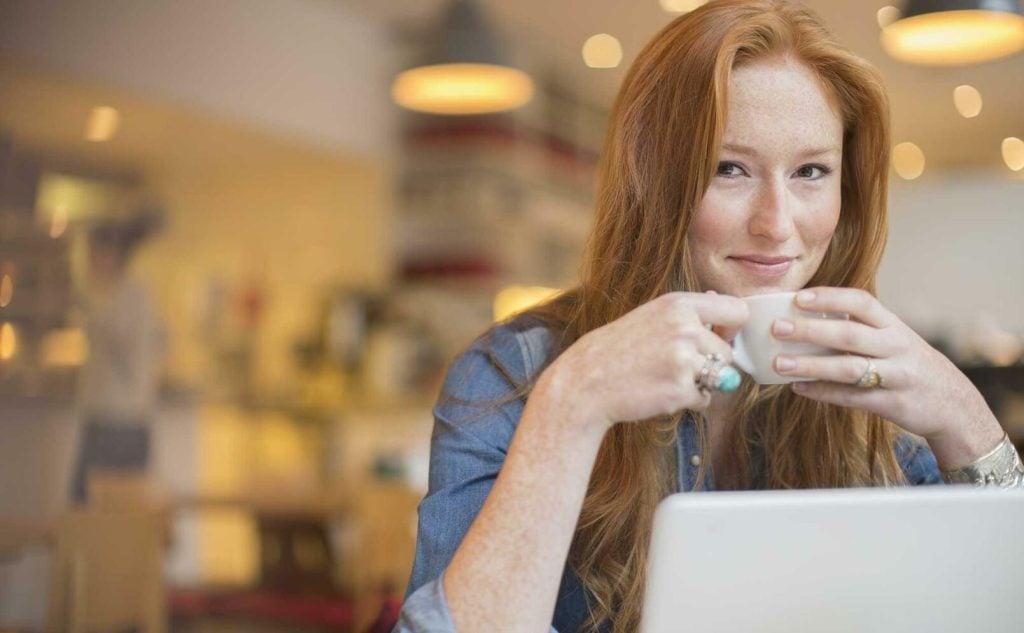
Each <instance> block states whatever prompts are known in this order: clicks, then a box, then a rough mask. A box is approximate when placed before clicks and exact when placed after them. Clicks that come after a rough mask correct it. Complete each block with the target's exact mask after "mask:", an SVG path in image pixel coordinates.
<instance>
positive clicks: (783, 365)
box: [775, 356, 796, 371]
mask: <svg viewBox="0 0 1024 633" xmlns="http://www.w3.org/2000/svg"><path fill="white" fill-rule="evenodd" d="M794 367H796V361H795V360H793V359H792V358H790V357H788V356H778V357H776V358H775V371H789V370H791V369H793V368H794Z"/></svg>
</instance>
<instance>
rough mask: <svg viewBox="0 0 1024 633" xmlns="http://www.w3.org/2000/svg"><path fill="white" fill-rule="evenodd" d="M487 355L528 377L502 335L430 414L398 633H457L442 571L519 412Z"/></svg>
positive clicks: (480, 348) (451, 373) (465, 368)
mask: <svg viewBox="0 0 1024 633" xmlns="http://www.w3.org/2000/svg"><path fill="white" fill-rule="evenodd" d="M489 353H490V354H493V355H494V356H496V357H497V358H498V359H499V360H500V361H501V363H502V365H503V367H502V370H504V372H507V373H508V374H509V375H510V376H511V377H512V379H513V380H515V381H520V380H523V379H524V377H525V376H524V375H525V366H524V363H523V360H522V355H521V353H520V351H519V345H518V343H517V342H516V341H515V339H514V334H512V333H508V332H502V331H500V330H499V331H495V332H493V333H492V336H491V337H490V339H482V340H481V341H478V342H477V343H475V344H474V345H473V346H472V347H470V349H469V350H468V351H467V352H465V353H464V354H462V355H461V356H460V357H459V358H457V359H456V360H455V362H453V363H452V365H451V367H450V368H449V370H448V375H447V377H446V379H445V384H444V387H443V388H442V394H441V397H440V399H439V401H438V404H437V405H436V406H435V407H434V431H433V435H432V437H431V446H430V484H429V489H428V492H427V496H426V497H425V498H424V499H423V501H422V502H421V503H420V507H419V523H418V531H417V537H416V557H415V561H414V564H413V570H412V575H411V578H410V580H409V585H408V589H407V592H406V600H405V603H404V604H403V606H402V611H401V616H400V621H399V624H398V626H397V627H396V629H395V633H422V632H426V631H452V632H454V630H455V629H454V626H453V625H452V619H451V614H450V612H449V610H448V604H447V602H446V600H445V596H444V588H443V572H444V570H445V569H446V568H447V567H448V564H449V563H450V562H451V559H452V556H453V555H454V554H455V550H456V549H458V547H459V544H461V543H462V539H463V538H464V537H465V535H466V532H467V531H468V530H469V527H470V525H472V523H473V520H474V519H475V518H476V516H477V514H479V512H480V509H481V508H482V507H483V504H484V501H485V500H486V499H487V495H488V494H489V493H490V491H491V488H492V487H493V485H494V481H495V479H496V478H497V476H498V473H499V472H500V470H501V466H502V464H503V463H504V462H505V456H506V454H507V452H508V446H509V444H510V443H511V440H512V435H513V434H514V432H515V427H516V425H517V424H518V421H519V417H520V416H521V415H522V410H523V402H522V401H521V400H520V399H516V398H512V397H511V396H512V393H513V391H514V386H513V385H512V383H511V382H510V381H509V379H508V378H507V377H506V375H505V374H503V371H502V370H499V369H498V368H497V367H496V366H495V365H494V363H493V362H492V360H491V357H490V356H489ZM552 630H554V629H552Z"/></svg>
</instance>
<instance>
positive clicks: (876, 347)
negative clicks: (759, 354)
mask: <svg viewBox="0 0 1024 633" xmlns="http://www.w3.org/2000/svg"><path fill="white" fill-rule="evenodd" d="M772 335H773V336H775V338H777V339H779V340H783V341H801V342H806V343H813V344H815V345H821V346H824V347H829V348H832V349H836V350H841V351H844V352H853V353H855V354H863V355H865V356H875V357H885V356H889V355H890V353H891V351H892V345H891V343H890V341H889V334H888V333H886V332H884V331H883V330H880V329H877V328H874V327H871V326H869V325H864V324H863V323H858V322H856V321H836V320H828V319H795V320H793V321H790V320H788V319H778V320H776V321H775V323H773V324H772Z"/></svg>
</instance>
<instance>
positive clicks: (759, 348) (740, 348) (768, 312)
mask: <svg viewBox="0 0 1024 633" xmlns="http://www.w3.org/2000/svg"><path fill="white" fill-rule="evenodd" d="M795 297H796V293H795V292H776V293H771V294H764V295H752V296H749V297H744V298H743V301H745V302H746V304H747V307H749V308H750V320H749V321H747V323H746V325H744V326H743V329H742V330H740V332H739V334H737V335H736V338H735V340H734V341H733V349H732V357H733V364H734V365H736V366H737V367H739V368H740V369H742V370H743V371H745V372H746V373H748V374H750V376H751V377H752V378H753V379H754V380H755V381H756V382H758V383H760V384H762V385H782V384H786V383H791V382H797V381H807V380H812V379H811V378H796V377H793V376H783V375H781V374H779V373H777V372H776V371H775V368H774V363H775V357H776V356H778V355H779V354H786V355H788V356H828V355H831V354H837V353H839V352H837V351H836V350H834V349H831V348H828V347H822V346H821V345H813V344H811V343H803V342H797V341H784V340H780V339H777V338H775V335H774V334H772V323H774V322H775V320H776V319H788V320H790V321H792V320H793V319H843V320H846V319H849V318H850V316H849V315H848V314H842V313H833V312H809V311H807V310H802V309H800V308H798V307H797V305H796V302H795V300H794V298H795Z"/></svg>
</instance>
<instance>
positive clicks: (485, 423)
mask: <svg viewBox="0 0 1024 633" xmlns="http://www.w3.org/2000/svg"><path fill="white" fill-rule="evenodd" d="M549 341H550V333H549V331H548V330H547V329H546V328H544V327H543V326H542V325H539V324H538V323H537V322H536V321H533V320H530V319H525V318H521V319H517V320H516V321H513V322H512V323H510V324H507V325H500V326H497V327H495V328H494V329H492V330H491V332H490V338H489V340H488V339H487V337H481V338H480V339H478V340H477V341H476V342H475V343H474V344H473V345H472V346H471V347H470V348H469V349H468V350H467V351H466V352H465V353H464V354H462V355H461V356H459V357H458V358H457V359H456V360H455V361H454V362H453V363H452V365H451V367H450V368H449V370H448V375H447V377H446V379H445V383H444V387H443V389H442V396H441V398H440V399H439V401H438V404H437V405H436V406H435V407H434V430H433V435H432V437H431V448H430V484H429V490H428V492H427V496H426V497H425V498H424V499H423V502H422V503H421V504H420V506H419V531H418V534H417V538H416V558H415V562H414V564H413V569H412V576H411V578H410V580H409V585H408V589H407V591H406V600H405V603H404V605H403V606H402V611H401V616H400V619H399V622H398V625H397V626H396V627H395V629H394V631H393V633H423V632H426V631H430V632H442V631H443V632H451V633H454V631H455V627H454V625H453V624H452V620H451V614H450V612H449V610H448V604H447V602H446V600H445V596H444V586H443V573H444V570H445V568H447V566H448V564H449V562H450V561H451V559H452V556H453V555H454V554H455V550H456V549H457V548H458V546H459V544H460V543H461V542H462V539H463V537H464V536H465V535H466V532H467V531H468V530H469V526H470V525H471V524H472V522H473V519H474V518H475V517H476V515H477V513H479V512H480V509H481V508H482V507H483V504H484V500H485V499H486V498H487V495H488V493H489V492H490V491H491V486H492V485H493V484H494V481H495V479H496V478H497V476H498V472H499V471H500V470H501V466H502V464H503V463H504V461H505V455H506V454H507V452H508V447H509V444H510V443H511V441H512V435H513V433H514V432H515V430H516V426H517V425H518V423H519V418H520V416H521V415H522V413H523V408H524V406H525V403H524V402H523V400H522V399H515V400H512V401H510V402H507V403H506V404H502V405H501V406H499V407H497V408H495V406H494V403H495V401H500V400H501V399H502V398H506V397H508V396H509V394H510V393H511V392H512V389H513V386H512V385H511V384H510V383H509V381H508V380H507V379H506V378H505V377H504V376H503V375H502V373H501V371H500V370H499V369H498V368H496V367H495V366H494V365H493V364H492V362H491V361H490V360H489V359H488V357H487V352H488V350H490V352H491V353H492V354H494V356H495V357H496V358H497V359H498V360H499V361H500V362H501V363H502V365H503V366H504V369H505V370H506V371H508V372H509V374H510V375H511V377H512V378H513V379H515V380H516V381H519V382H523V381H525V380H526V379H527V378H528V377H529V376H532V375H533V374H534V373H535V372H537V371H538V370H539V369H540V368H542V367H543V366H544V363H545V360H546V352H547V348H548V344H549ZM698 446H699V444H698V436H697V428H696V424H695V423H694V422H693V421H692V420H689V419H687V420H684V422H683V423H682V424H681V426H680V428H679V433H678V444H677V447H676V448H677V450H676V454H677V459H678V469H677V471H678V473H679V481H678V485H679V487H678V490H680V491H690V490H693V489H694V483H695V481H696V476H697V470H698V467H699V463H700V461H699V449H698ZM895 449H896V456H897V458H898V459H899V463H900V465H901V467H902V469H903V472H904V474H905V475H906V478H907V481H908V482H909V483H910V484H914V485H919V484H938V483H942V478H941V476H940V474H939V468H938V464H937V463H936V461H935V456H934V455H933V454H932V452H931V450H930V449H929V448H928V447H927V445H925V444H924V443H922V442H920V441H919V440H916V439H913V438H912V437H911V436H909V435H903V436H901V437H900V438H899V439H898V440H897V442H896V446H895ZM706 470H707V471H708V472H707V474H706V475H705V479H704V482H703V487H702V488H699V489H701V490H705V491H711V490H714V477H713V475H712V474H711V472H710V470H711V469H710V468H708V469H706ZM587 615H588V610H587V601H586V597H585V595H584V592H583V587H582V585H581V584H580V582H579V579H578V578H577V577H576V574H575V573H574V572H573V571H572V569H571V568H570V566H568V565H566V567H565V569H564V570H563V573H562V581H561V586H560V587H559V590H558V599H557V602H556V603H555V613H554V618H553V620H552V628H551V631H553V632H554V633H558V632H562V633H575V631H576V629H577V628H578V627H579V626H580V624H582V622H583V621H584V620H585V619H586V618H587Z"/></svg>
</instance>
